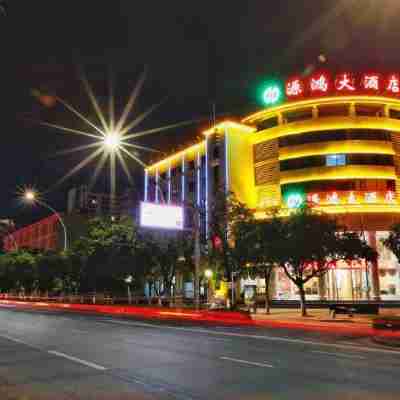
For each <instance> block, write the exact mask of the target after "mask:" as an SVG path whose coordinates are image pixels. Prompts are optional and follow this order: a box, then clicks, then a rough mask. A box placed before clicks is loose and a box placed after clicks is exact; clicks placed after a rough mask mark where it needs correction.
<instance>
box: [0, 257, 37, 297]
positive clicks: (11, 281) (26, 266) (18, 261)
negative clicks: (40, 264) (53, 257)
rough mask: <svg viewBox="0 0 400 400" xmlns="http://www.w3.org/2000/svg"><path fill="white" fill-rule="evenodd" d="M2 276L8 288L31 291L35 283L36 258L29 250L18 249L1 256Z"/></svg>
mask: <svg viewBox="0 0 400 400" xmlns="http://www.w3.org/2000/svg"><path fill="white" fill-rule="evenodd" d="M1 260H2V261H1V265H2V270H3V278H5V279H4V282H5V286H6V287H7V288H8V289H16V290H24V292H25V293H31V292H32V291H33V289H34V288H35V287H36V285H37V277H38V274H37V258H36V255H35V254H34V253H33V252H32V251H29V250H26V249H20V250H18V251H13V252H10V253H7V254H4V255H3V256H2V257H1Z"/></svg>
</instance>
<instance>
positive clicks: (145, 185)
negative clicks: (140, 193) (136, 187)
mask: <svg viewBox="0 0 400 400" xmlns="http://www.w3.org/2000/svg"><path fill="white" fill-rule="evenodd" d="M148 186H149V173H148V171H147V169H146V170H145V171H144V201H147V196H148V193H147V189H148Z"/></svg>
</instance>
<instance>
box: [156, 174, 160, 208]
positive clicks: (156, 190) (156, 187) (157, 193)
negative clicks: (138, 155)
mask: <svg viewBox="0 0 400 400" xmlns="http://www.w3.org/2000/svg"><path fill="white" fill-rule="evenodd" d="M158 190H159V188H158V169H157V170H156V203H158Z"/></svg>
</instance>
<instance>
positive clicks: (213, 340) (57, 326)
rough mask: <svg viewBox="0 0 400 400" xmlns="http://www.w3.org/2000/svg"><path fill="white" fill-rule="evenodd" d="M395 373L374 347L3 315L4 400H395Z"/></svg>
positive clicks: (89, 318)
mask: <svg viewBox="0 0 400 400" xmlns="http://www.w3.org/2000/svg"><path fill="white" fill-rule="evenodd" d="M399 371H400V351H397V350H396V349H390V348H383V347H379V346H377V345H373V344H372V343H371V342H369V341H368V339H351V338H346V337H336V336H319V335H317V334H315V333H314V334H310V333H309V334H305V333H301V332H295V331H289V330H275V329H260V328H243V327H226V326H225V327H218V326H213V327H211V326H201V325H198V324H197V325H196V324H188V323H185V324H182V323H180V324H178V323H173V322H157V321H141V320H133V319H129V320H128V319H115V318H111V317H105V316H93V315H82V314H72V313H60V312H39V311H28V310H20V309H14V308H5V307H1V308H0V399H1V400H9V399H13V400H14V399H23V400H28V399H29V400H31V399H34V400H36V399H40V400H47V399H51V400H58V399H68V400H78V399H96V400H98V399H100V400H103V399H104V400H110V399H112V400H117V399H118V400H123V399H143V400H147V399H162V400H163V399H179V400H189V399H193V400H197V399H230V400H238V399H244V400H261V399H262V400H269V399H273V400H276V399H278V400H281V399H290V400H292V399H296V400H300V399H308V400H314V399H315V400H317V399H318V400H321V399H323V400H330V399H340V400H348V399H349V400H350V399H351V400H358V399H363V400H369V399H377V398H379V399H380V400H387V399H396V400H398V399H399V398H400V379H399V376H400V375H399Z"/></svg>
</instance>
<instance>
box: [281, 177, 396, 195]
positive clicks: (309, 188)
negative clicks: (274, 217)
mask: <svg viewBox="0 0 400 400" xmlns="http://www.w3.org/2000/svg"><path fill="white" fill-rule="evenodd" d="M281 188H282V192H283V193H285V192H289V191H298V190H301V191H304V192H306V193H312V192H330V191H350V190H354V191H360V192H361V191H367V192H369V191H371V192H372V191H378V192H379V191H380V192H383V191H387V190H391V191H395V181H394V180H391V179H343V180H342V179H338V180H326V181H311V182H303V183H301V184H298V183H291V184H287V185H282V186H281Z"/></svg>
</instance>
